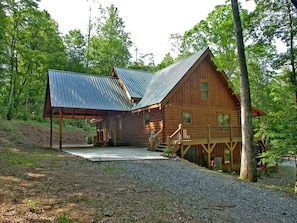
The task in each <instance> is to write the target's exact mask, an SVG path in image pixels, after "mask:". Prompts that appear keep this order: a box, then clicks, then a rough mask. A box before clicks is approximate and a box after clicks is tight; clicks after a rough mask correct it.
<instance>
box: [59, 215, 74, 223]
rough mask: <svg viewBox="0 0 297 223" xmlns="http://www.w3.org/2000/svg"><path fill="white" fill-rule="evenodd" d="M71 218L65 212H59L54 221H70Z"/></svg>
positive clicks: (70, 222) (69, 222)
mask: <svg viewBox="0 0 297 223" xmlns="http://www.w3.org/2000/svg"><path fill="white" fill-rule="evenodd" d="M72 222H73V220H72V219H71V218H70V217H69V216H68V215H67V214H65V213H63V214H60V215H59V216H58V217H57V218H56V219H55V223H72Z"/></svg>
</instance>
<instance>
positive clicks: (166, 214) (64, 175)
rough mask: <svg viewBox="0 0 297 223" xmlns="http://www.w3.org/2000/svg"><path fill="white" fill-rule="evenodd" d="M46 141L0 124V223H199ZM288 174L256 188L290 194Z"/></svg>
mask: <svg viewBox="0 0 297 223" xmlns="http://www.w3.org/2000/svg"><path fill="white" fill-rule="evenodd" d="M90 134H92V133H89V132H84V131H77V130H76V131H74V130H65V131H64V135H63V138H64V140H63V143H65V144H77V143H85V141H84V140H85V136H87V135H90ZM55 135H56V136H55V139H56V142H58V137H57V136H58V134H55ZM48 140H49V128H47V127H46V128H44V127H43V126H40V125H33V124H27V123H20V122H16V121H13V122H6V121H1V123H0V222H11V223H12V222H84V223H85V222H197V220H196V219H194V218H193V217H192V215H191V213H188V212H187V211H186V210H183V209H182V208H181V207H180V206H179V204H178V199H177V198H175V197H172V196H170V195H169V194H167V193H165V192H164V191H162V190H161V189H159V188H158V187H156V186H153V185H152V186H150V187H149V186H145V185H142V184H140V183H138V182H135V181H132V180H130V179H127V178H123V177H120V176H119V175H118V174H117V172H119V171H125V170H121V169H119V167H117V165H116V163H115V165H114V166H113V167H112V168H111V167H106V166H104V165H102V164H101V163H93V162H90V161H87V160H85V159H82V158H79V157H76V156H72V155H69V154H66V153H63V152H61V151H56V150H53V149H46V148H44V147H42V146H43V145H47V143H49V141H48ZM291 170H292V169H290V170H288V169H284V168H280V169H279V171H278V172H276V173H273V174H272V175H271V177H266V176H261V178H259V183H260V184H262V185H266V184H267V183H268V184H269V187H271V188H275V189H282V188H285V190H289V189H288V188H290V186H288V185H291V187H292V188H293V183H294V178H293V177H292V175H291V174H292V173H293V175H294V172H293V171H291ZM168 177H170V176H168ZM273 185H274V186H273ZM198 222H199V221H198Z"/></svg>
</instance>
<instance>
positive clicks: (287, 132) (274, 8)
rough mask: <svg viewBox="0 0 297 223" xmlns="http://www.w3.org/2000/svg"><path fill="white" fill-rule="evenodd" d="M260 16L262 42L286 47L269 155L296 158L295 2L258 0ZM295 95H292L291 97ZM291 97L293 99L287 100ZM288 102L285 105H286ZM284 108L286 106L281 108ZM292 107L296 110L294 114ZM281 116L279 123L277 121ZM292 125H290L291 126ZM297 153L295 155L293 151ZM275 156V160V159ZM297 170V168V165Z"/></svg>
mask: <svg viewBox="0 0 297 223" xmlns="http://www.w3.org/2000/svg"><path fill="white" fill-rule="evenodd" d="M256 3H257V7H256V16H257V17H259V18H261V19H257V21H258V23H257V24H256V25H257V26H256V33H257V34H258V38H259V41H261V42H263V41H265V42H267V43H271V42H273V41H276V40H278V41H280V42H282V44H283V48H285V50H283V52H281V53H280V54H279V55H278V57H277V58H276V59H274V68H275V69H277V70H279V71H280V72H279V75H278V78H280V77H282V79H281V81H280V79H277V80H278V81H277V83H280V84H279V85H278V87H276V88H275V89H277V88H282V89H287V91H283V90H282V89H280V90H279V91H278V92H279V93H280V95H275V97H274V98H275V100H276V99H277V98H279V97H282V103H279V105H278V106H277V109H274V110H273V111H272V112H271V114H270V116H269V119H268V122H269V123H270V124H268V125H267V127H268V128H267V129H268V136H269V138H270V140H271V143H272V146H273V147H272V149H271V151H269V152H268V153H266V154H264V155H265V156H266V157H267V155H271V154H273V156H278V157H282V156H286V155H288V154H292V155H294V156H295V157H296V150H295V149H294V148H297V139H296V137H295V134H294V132H295V130H296V129H295V127H296V126H295V125H292V123H295V122H296V120H295V119H296V118H297V115H296V113H297V110H296V109H297V78H296V43H295V36H296V32H297V15H296V9H295V8H294V6H293V5H292V3H294V2H293V1H292V2H291V1H289V0H277V1H276V0H272V1H264V0H257V1H256ZM290 94H291V95H290ZM284 98H285V99H287V98H290V99H293V100H284ZM292 101H294V103H293V104H292ZM284 103H285V104H284ZM281 105H283V106H281ZM292 108H295V109H294V110H295V111H294V112H293V110H292ZM275 116H277V120H278V121H276V120H275ZM289 123H290V124H289ZM292 151H293V152H292ZM273 156H272V157H273ZM296 170H297V166H296ZM295 181H296V183H295V192H296V193H297V176H296V179H295Z"/></svg>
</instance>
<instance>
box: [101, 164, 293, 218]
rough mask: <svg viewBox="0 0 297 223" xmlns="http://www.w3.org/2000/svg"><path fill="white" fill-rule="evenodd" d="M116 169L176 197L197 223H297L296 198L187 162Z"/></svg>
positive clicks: (137, 165) (124, 174) (126, 165)
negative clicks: (199, 222)
mask: <svg viewBox="0 0 297 223" xmlns="http://www.w3.org/2000/svg"><path fill="white" fill-rule="evenodd" d="M103 165H115V163H113V162H106V163H104V164H103ZM116 166H117V167H118V169H119V171H118V173H119V174H120V175H121V176H125V177H128V178H131V179H133V180H135V181H137V182H139V183H142V184H144V185H149V186H151V187H155V188H158V189H161V190H164V192H165V193H167V194H169V195H172V196H174V197H175V198H177V199H178V200H179V206H181V207H182V208H184V209H185V210H188V211H189V212H190V213H191V215H192V216H193V217H194V218H195V220H197V221H203V222H240V223H245V222H248V223H250V222H269V223H274V222H275V223H280V222H286V223H290V222H294V223H296V222H297V196H295V195H290V194H287V193H284V192H281V191H276V190H272V189H268V188H264V187H260V186H258V185H256V184H254V183H250V182H247V181H243V180H239V179H237V178H236V177H232V176H228V175H224V174H222V173H218V172H214V171H210V170H208V169H205V168H202V167H199V166H197V165H195V164H192V163H190V162H187V161H185V160H180V159H177V160H174V159H169V160H145V161H123V162H117V163H116ZM123 170H124V171H123Z"/></svg>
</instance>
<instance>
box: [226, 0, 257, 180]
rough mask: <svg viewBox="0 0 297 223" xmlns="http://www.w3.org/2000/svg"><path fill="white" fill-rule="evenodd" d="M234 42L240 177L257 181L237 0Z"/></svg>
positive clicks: (247, 83)
mask: <svg viewBox="0 0 297 223" xmlns="http://www.w3.org/2000/svg"><path fill="white" fill-rule="evenodd" d="M231 5H232V12H233V19H234V26H235V34H236V44H237V53H238V64H239V69H240V101H241V103H240V107H241V125H242V130H241V131H242V152H241V154H242V157H241V168H240V177H242V178H244V179H249V181H252V182H256V181H257V166H256V165H257V163H256V157H255V148H254V131H253V123H252V106H251V96H250V86H249V79H248V71H247V65H246V59H245V52H244V43H243V34H242V27H241V20H240V15H239V9H238V1H237V0H231Z"/></svg>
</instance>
